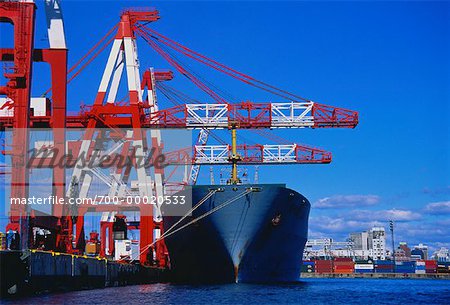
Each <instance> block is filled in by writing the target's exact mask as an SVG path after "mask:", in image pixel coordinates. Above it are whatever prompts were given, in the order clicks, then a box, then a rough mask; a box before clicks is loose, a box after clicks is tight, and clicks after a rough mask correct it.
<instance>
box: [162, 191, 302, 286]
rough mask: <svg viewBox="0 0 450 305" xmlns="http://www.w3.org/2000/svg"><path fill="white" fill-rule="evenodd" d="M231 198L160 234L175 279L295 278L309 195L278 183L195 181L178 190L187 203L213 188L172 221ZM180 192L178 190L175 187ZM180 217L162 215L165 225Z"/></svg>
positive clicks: (167, 225)
mask: <svg viewBox="0 0 450 305" xmlns="http://www.w3.org/2000/svg"><path fill="white" fill-rule="evenodd" d="M249 188H251V190H252V191H251V192H250V193H248V194H246V195H245V196H243V197H241V198H239V199H237V200H235V201H232V202H231V203H229V204H228V205H227V206H225V207H223V208H221V209H219V210H217V211H216V212H214V213H212V214H211V215H209V216H207V217H205V218H203V219H201V220H199V221H197V222H196V223H194V224H192V225H190V226H188V227H186V228H184V229H182V230H180V231H179V232H176V233H175V234H173V235H171V236H169V237H168V238H166V244H167V247H168V250H169V254H170V263H171V268H172V271H173V278H174V280H175V281H179V282H191V283H192V282H201V283H208V282H293V281H298V280H299V276H300V267H301V264H302V255H303V249H304V247H305V243H306V240H307V232H308V216H309V210H310V203H309V201H308V200H307V199H306V198H305V197H304V196H302V195H301V194H299V193H297V192H296V191H293V190H291V189H288V188H286V187H285V185H282V184H257V185H203V186H202V185H200V186H194V187H192V188H188V189H187V190H185V191H183V192H181V194H183V193H184V194H185V195H187V196H188V197H190V196H192V202H193V205H195V204H196V203H198V202H199V201H201V200H202V198H204V197H205V196H207V194H208V193H209V192H210V190H211V189H219V191H217V192H215V193H214V194H213V195H212V196H211V197H210V198H209V199H207V200H206V201H205V202H204V203H203V204H202V205H200V206H199V208H198V209H197V210H195V211H194V212H193V213H192V216H190V217H187V218H186V219H184V220H183V222H182V223H181V224H180V225H178V226H177V227H180V226H181V225H183V224H185V223H188V222H189V221H192V219H194V218H196V217H198V216H201V215H204V213H207V212H209V211H211V209H214V208H215V207H218V206H220V205H221V204H223V203H224V202H229V201H230V200H231V199H233V198H236V197H238V196H239V195H240V194H242V193H244V192H245V191H246V190H249ZM179 195H180V193H179ZM178 220H180V217H165V220H164V228H165V230H168V229H169V228H170V227H172V225H173V224H174V223H175V222H177V221H178Z"/></svg>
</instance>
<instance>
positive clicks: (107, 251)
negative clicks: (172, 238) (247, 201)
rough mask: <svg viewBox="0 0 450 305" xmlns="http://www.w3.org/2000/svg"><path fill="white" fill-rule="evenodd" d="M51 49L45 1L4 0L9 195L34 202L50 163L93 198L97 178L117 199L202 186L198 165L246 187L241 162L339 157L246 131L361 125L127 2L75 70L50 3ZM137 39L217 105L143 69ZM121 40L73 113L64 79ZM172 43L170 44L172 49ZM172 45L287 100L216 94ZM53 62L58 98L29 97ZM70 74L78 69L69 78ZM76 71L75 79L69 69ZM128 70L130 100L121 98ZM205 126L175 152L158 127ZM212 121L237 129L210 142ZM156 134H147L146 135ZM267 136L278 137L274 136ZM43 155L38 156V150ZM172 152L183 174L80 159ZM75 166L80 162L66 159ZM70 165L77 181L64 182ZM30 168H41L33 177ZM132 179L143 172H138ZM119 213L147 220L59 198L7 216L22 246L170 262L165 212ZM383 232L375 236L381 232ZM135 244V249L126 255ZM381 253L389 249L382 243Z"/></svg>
mask: <svg viewBox="0 0 450 305" xmlns="http://www.w3.org/2000/svg"><path fill="white" fill-rule="evenodd" d="M44 3H45V8H46V15H47V24H48V36H49V43H50V45H49V48H47V49H36V48H35V47H34V33H35V20H36V18H35V15H36V4H35V3H34V2H33V1H1V2H0V22H8V23H11V24H13V26H14V48H1V49H0V59H1V61H3V62H7V63H9V64H10V65H9V68H8V70H7V71H6V72H5V73H4V78H5V79H7V83H6V84H4V85H3V84H2V86H1V87H0V94H1V95H3V96H4V97H3V98H2V99H1V100H0V108H1V112H0V128H1V130H2V131H8V130H9V131H11V135H12V137H11V139H12V142H11V143H10V144H7V145H6V147H5V148H4V150H3V152H4V154H5V155H6V156H8V157H9V158H10V160H11V165H10V167H9V168H6V169H5V170H3V172H2V174H8V175H9V176H10V182H11V183H10V192H11V193H10V196H9V197H11V198H28V196H29V181H30V175H32V174H33V175H36V174H37V173H39V170H51V171H52V191H51V194H48V195H52V196H54V197H55V198H87V197H89V196H90V194H91V193H90V189H91V188H90V187H91V184H92V183H93V181H94V180H97V181H101V182H102V183H103V185H104V187H103V188H102V191H103V194H104V195H107V196H110V197H116V198H119V199H122V198H125V197H127V196H138V197H151V196H157V197H161V196H166V195H167V194H173V193H175V192H176V191H179V190H182V189H183V188H184V187H185V186H186V185H189V184H195V183H196V181H197V177H198V173H199V170H200V166H201V165H224V164H230V165H231V166H232V172H231V177H230V179H229V181H228V182H229V183H231V184H239V183H240V179H239V177H238V173H237V165H238V164H255V165H259V164H261V165H262V164H271V165H273V164H325V163H330V162H331V160H332V158H331V153H330V152H327V151H324V150H321V149H317V148H311V147H309V146H305V145H301V144H297V143H283V144H256V145H249V144H238V143H237V139H236V133H237V131H238V130H239V129H255V130H256V132H258V133H259V134H265V133H264V131H263V129H274V128H354V127H355V126H356V125H357V124H358V113H357V112H355V111H351V110H347V109H342V108H337V107H332V106H327V105H323V104H319V103H316V102H313V101H310V100H308V99H305V98H302V97H300V96H298V95H295V94H292V93H289V92H287V91H285V90H282V89H278V88H276V87H274V86H272V85H269V84H267V83H264V82H262V81H259V80H257V79H255V78H253V77H250V76H248V75H246V74H244V73H241V72H239V71H236V70H234V69H232V68H229V67H227V66H225V65H223V64H221V63H219V62H217V61H215V60H213V59H210V58H208V57H206V56H204V55H202V54H200V53H198V52H195V51H193V50H191V49H189V48H187V47H186V46H183V45H181V44H180V43H178V42H176V41H174V40H172V39H170V38H168V37H166V36H164V35H162V34H160V33H158V32H156V31H155V30H153V29H152V28H151V27H150V26H151V24H152V22H156V21H158V19H159V18H160V17H159V13H158V11H157V10H154V9H145V10H139V9H129V10H125V11H124V12H122V14H121V17H120V20H119V22H118V23H117V24H116V25H115V26H114V27H113V28H112V29H111V30H110V31H109V32H108V33H107V34H106V35H105V36H104V37H103V38H102V39H100V41H99V42H98V44H96V45H95V46H94V47H93V48H92V49H91V50H89V51H88V52H87V54H86V55H85V56H84V57H83V58H81V60H80V61H79V62H77V63H76V64H75V65H74V66H73V67H72V68H70V69H68V67H67V56H68V51H67V46H66V39H65V36H64V23H63V19H62V14H61V9H60V3H59V1H58V0H44ZM138 37H140V38H142V40H144V41H145V42H146V43H147V44H148V45H150V46H151V47H152V48H153V49H154V50H155V51H156V52H157V53H159V54H160V55H161V56H162V57H163V58H164V59H166V61H167V62H168V63H169V64H170V65H171V66H172V67H173V68H174V69H175V70H176V71H177V72H179V74H180V75H182V76H184V77H186V78H188V79H189V80H190V81H192V83H194V84H195V85H196V86H197V87H198V88H199V89H201V90H202V91H204V92H205V93H206V94H208V96H209V97H210V98H211V99H212V100H213V102H212V103H205V102H201V103H200V102H198V103H197V102H188V103H182V104H181V103H180V102H179V100H180V99H181V100H187V101H192V99H189V98H188V97H186V96H185V95H184V94H183V93H181V92H180V91H175V89H173V88H171V87H170V86H168V85H167V84H165V82H167V81H170V80H171V79H172V78H173V77H174V76H175V73H173V72H171V71H167V70H161V71H158V70H154V69H153V68H150V67H148V69H146V70H145V71H144V72H141V70H140V66H139V56H138V51H137V38H138ZM110 43H112V46H111V51H110V53H109V57H108V61H107V63H106V67H105V69H104V72H103V76H102V79H101V81H100V85H99V89H98V92H97V95H96V98H95V100H94V101H93V102H92V104H91V105H88V106H83V107H82V108H81V109H80V111H79V112H78V113H77V114H70V115H69V114H68V112H67V84H68V83H69V82H70V81H71V80H72V79H73V78H75V77H77V76H78V75H79V74H80V72H81V71H82V70H83V69H84V68H85V66H86V65H87V64H89V63H90V62H92V60H93V59H94V58H95V57H97V56H98V54H99V53H100V52H101V51H103V50H104V49H106V47H107V46H108V45H109V44H110ZM169 50H170V51H169ZM173 52H178V54H181V55H183V56H185V57H187V58H190V59H192V60H195V61H197V62H199V63H201V64H203V65H205V66H206V67H208V68H211V69H214V70H216V71H219V72H221V73H224V74H225V75H228V76H230V77H232V78H234V79H236V80H239V81H241V82H243V83H244V84H247V85H251V86H254V87H256V88H259V89H262V90H265V91H266V92H268V93H270V94H272V95H276V96H278V97H279V98H280V99H282V100H284V102H279V103H272V102H262V103H255V102H251V101H244V102H240V103H231V102H230V101H228V100H227V99H226V98H225V97H224V96H223V95H221V94H220V92H219V91H218V90H215V89H214V88H211V86H209V85H208V84H207V83H206V82H204V81H202V79H200V78H199V77H198V76H197V75H196V74H195V73H192V71H190V69H189V67H188V66H185V65H183V63H182V62H181V61H180V60H179V58H178V57H177V56H173ZM34 62H46V63H48V64H49V65H50V68H51V83H50V84H48V86H49V87H50V89H49V90H48V91H47V94H50V93H51V96H50V97H49V98H32V97H31V86H32V85H33V81H36V80H37V79H38V78H37V77H33V69H32V67H33V63H34ZM68 73H69V74H68ZM68 75H70V76H69V77H68ZM122 75H125V76H126V82H124V83H125V86H126V88H127V93H128V94H127V97H126V99H125V100H123V101H122V100H119V99H118V97H117V95H118V91H119V86H120V84H121V82H122ZM157 89H159V90H160V91H161V93H162V94H163V95H164V96H166V97H168V98H169V99H171V100H172V101H174V102H175V103H176V105H175V106H172V107H167V108H162V105H161V103H159V100H158V98H157V91H156V90H157ZM37 128H46V129H47V130H50V132H51V139H50V140H47V141H46V142H31V141H30V137H29V134H30V132H31V131H32V130H33V129H37ZM165 128H171V129H196V130H199V135H198V137H196V141H195V144H194V145H193V146H192V147H187V148H185V149H181V150H178V151H168V152H166V151H164V145H163V139H162V135H161V129H165ZM68 129H69V130H70V129H74V130H75V129H82V130H83V134H82V138H81V139H78V140H72V139H67V135H66V130H68ZM214 129H229V130H230V131H231V134H232V138H231V139H232V140H231V144H227V143H224V144H222V145H211V144H208V138H209V137H211V136H214V134H213V130H214ZM147 131H149V132H150V137H149V138H147ZM269 138H270V136H269ZM31 148H34V149H35V150H34V154H31V155H30V153H29V152H30V149H31ZM67 151H71V152H72V155H71V157H72V158H73V159H72V160H69V161H73V162H67V163H66V166H55V165H54V162H53V161H52V159H53V157H54V156H56V155H58V152H67ZM154 151H156V152H158V153H160V154H162V153H164V154H165V156H166V162H167V163H168V164H171V165H175V166H185V167H186V171H185V172H186V174H185V175H184V177H183V179H181V181H171V180H170V179H171V177H172V175H171V174H170V173H166V172H165V170H164V168H157V167H154V168H151V169H148V168H145V167H142V166H139V164H137V163H136V162H131V163H127V164H125V165H122V166H120V167H119V166H116V165H115V164H112V166H111V167H110V168H109V172H108V173H105V171H102V170H100V169H99V168H98V167H94V168H92V167H87V166H85V165H83V164H82V162H81V157H82V156H87V158H88V159H90V158H91V159H92V158H94V156H100V157H107V156H111V155H113V154H117V155H120V156H122V157H124V158H132V159H133V160H134V159H136V158H143V159H146V158H149V157H150V153H151V152H152V153H153V152H154ZM67 164H71V165H67ZM69 170H70V173H71V175H70V178H69V179H66V177H67V173H68V172H69ZM31 171H33V173H32V174H31ZM132 177H137V179H136V180H132ZM120 208H121V210H120V211H136V212H138V213H139V215H140V216H139V221H136V222H130V221H127V220H126V219H125V218H124V215H122V214H121V213H119V211H118V209H117V207H115V206H114V205H102V204H94V205H90V206H82V207H81V206H80V207H78V209H77V210H76V211H74V210H73V207H70V206H67V205H53V206H52V212H51V215H45V214H43V213H42V212H39V211H35V210H33V209H31V208H30V207H29V206H26V205H11V206H10V221H9V224H8V226H7V228H6V231H12V232H18V233H19V234H20V246H18V249H22V250H25V249H37V248H39V247H40V246H41V245H40V243H39V242H38V241H37V238H36V232H38V231H39V230H45V232H50V234H49V236H50V237H49V238H47V244H46V247H45V249H46V250H50V251H58V252H63V253H69V254H84V253H88V254H89V253H92V254H94V255H98V256H100V257H114V258H115V259H116V260H119V261H120V260H127V259H130V254H129V250H126V249H127V248H130V247H138V248H139V250H138V253H139V261H140V263H141V264H142V265H148V266H150V265H151V266H156V267H161V268H165V267H167V266H168V264H169V256H170V253H168V251H167V248H166V246H165V244H164V239H163V238H160V237H161V236H164V232H163V226H162V222H163V218H162V214H161V211H160V210H159V208H158V207H157V206H156V207H153V206H148V205H147V206H145V205H141V206H136V205H132V206H129V207H123V206H121V207H120ZM93 212H101V213H103V214H102V215H103V216H102V219H101V223H100V226H101V231H100V233H99V234H95V232H92V233H93V234H90V239H89V240H88V241H86V240H85V231H84V224H85V219H84V217H85V214H86V213H93ZM130 229H137V230H139V231H140V235H139V243H138V244H136V243H134V244H133V243H132V242H131V241H130V240H129V239H128V238H127V230H130ZM374 234H375V233H374ZM127 251H128V252H127ZM380 251H381V249H380Z"/></svg>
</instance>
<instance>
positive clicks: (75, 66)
mask: <svg viewBox="0 0 450 305" xmlns="http://www.w3.org/2000/svg"><path fill="white" fill-rule="evenodd" d="M118 26H119V24H115V25H114V26H113V27H112V28H111V29H110V30H109V31H108V32H107V33H106V34H105V35H104V36H103V37H102V38H101V39H100V40H99V41H98V42H97V43H96V44H95V45H94V46H93V47H92V48H90V49H89V51H87V52H86V54H84V55H83V56H82V57H81V58H80V59H79V60H78V61H77V62H76V63H75V64H73V66H72V67H70V69H69V70H68V71H67V75H69V74H70V73H72V72H73V71H74V70H75V69H76V68H77V67H78V66H79V65H80V64H81V63H82V62H83V61H85V60H86V59H87V58H88V56H89V55H91V53H93V52H94V51H95V50H96V49H97V48H99V47H100V49H99V50H97V51H96V52H95V53H94V54H93V55H92V57H91V58H89V59H88V60H87V61H86V62H85V63H84V64H83V65H82V66H81V68H79V69H78V71H76V72H75V73H74V74H73V75H72V76H71V77H70V78H69V79H68V80H67V84H69V83H70V82H71V81H72V80H73V79H74V78H75V77H77V76H78V75H79V74H80V73H81V72H82V71H83V70H84V69H85V68H86V67H87V66H88V65H89V64H90V63H91V62H92V61H93V60H94V59H95V58H97V56H98V55H99V54H100V53H101V52H103V50H104V49H105V48H106V47H107V46H108V45H109V44H110V43H111V41H112V40H114V36H113V37H112V38H110V39H109V40H108V41H107V42H106V43H105V44H104V45H103V46H101V44H102V43H103V42H104V41H105V40H106V39H107V38H108V37H109V36H110V35H111V33H112V32H113V31H114V30H115V29H116V28H117V27H118ZM51 91H52V87H50V88H48V89H47V90H46V91H45V92H44V93H43V94H42V95H43V96H46V95H47V94H49V93H50V92H51Z"/></svg>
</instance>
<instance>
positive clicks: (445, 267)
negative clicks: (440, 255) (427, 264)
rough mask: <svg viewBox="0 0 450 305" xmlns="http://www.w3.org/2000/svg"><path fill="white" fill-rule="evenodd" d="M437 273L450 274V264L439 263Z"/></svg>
mask: <svg viewBox="0 0 450 305" xmlns="http://www.w3.org/2000/svg"><path fill="white" fill-rule="evenodd" d="M437 272H438V273H450V262H438V264H437Z"/></svg>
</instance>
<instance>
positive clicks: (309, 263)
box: [303, 261, 314, 266]
mask: <svg viewBox="0 0 450 305" xmlns="http://www.w3.org/2000/svg"><path fill="white" fill-rule="evenodd" d="M303 265H305V266H314V262H312V261H303Z"/></svg>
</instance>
